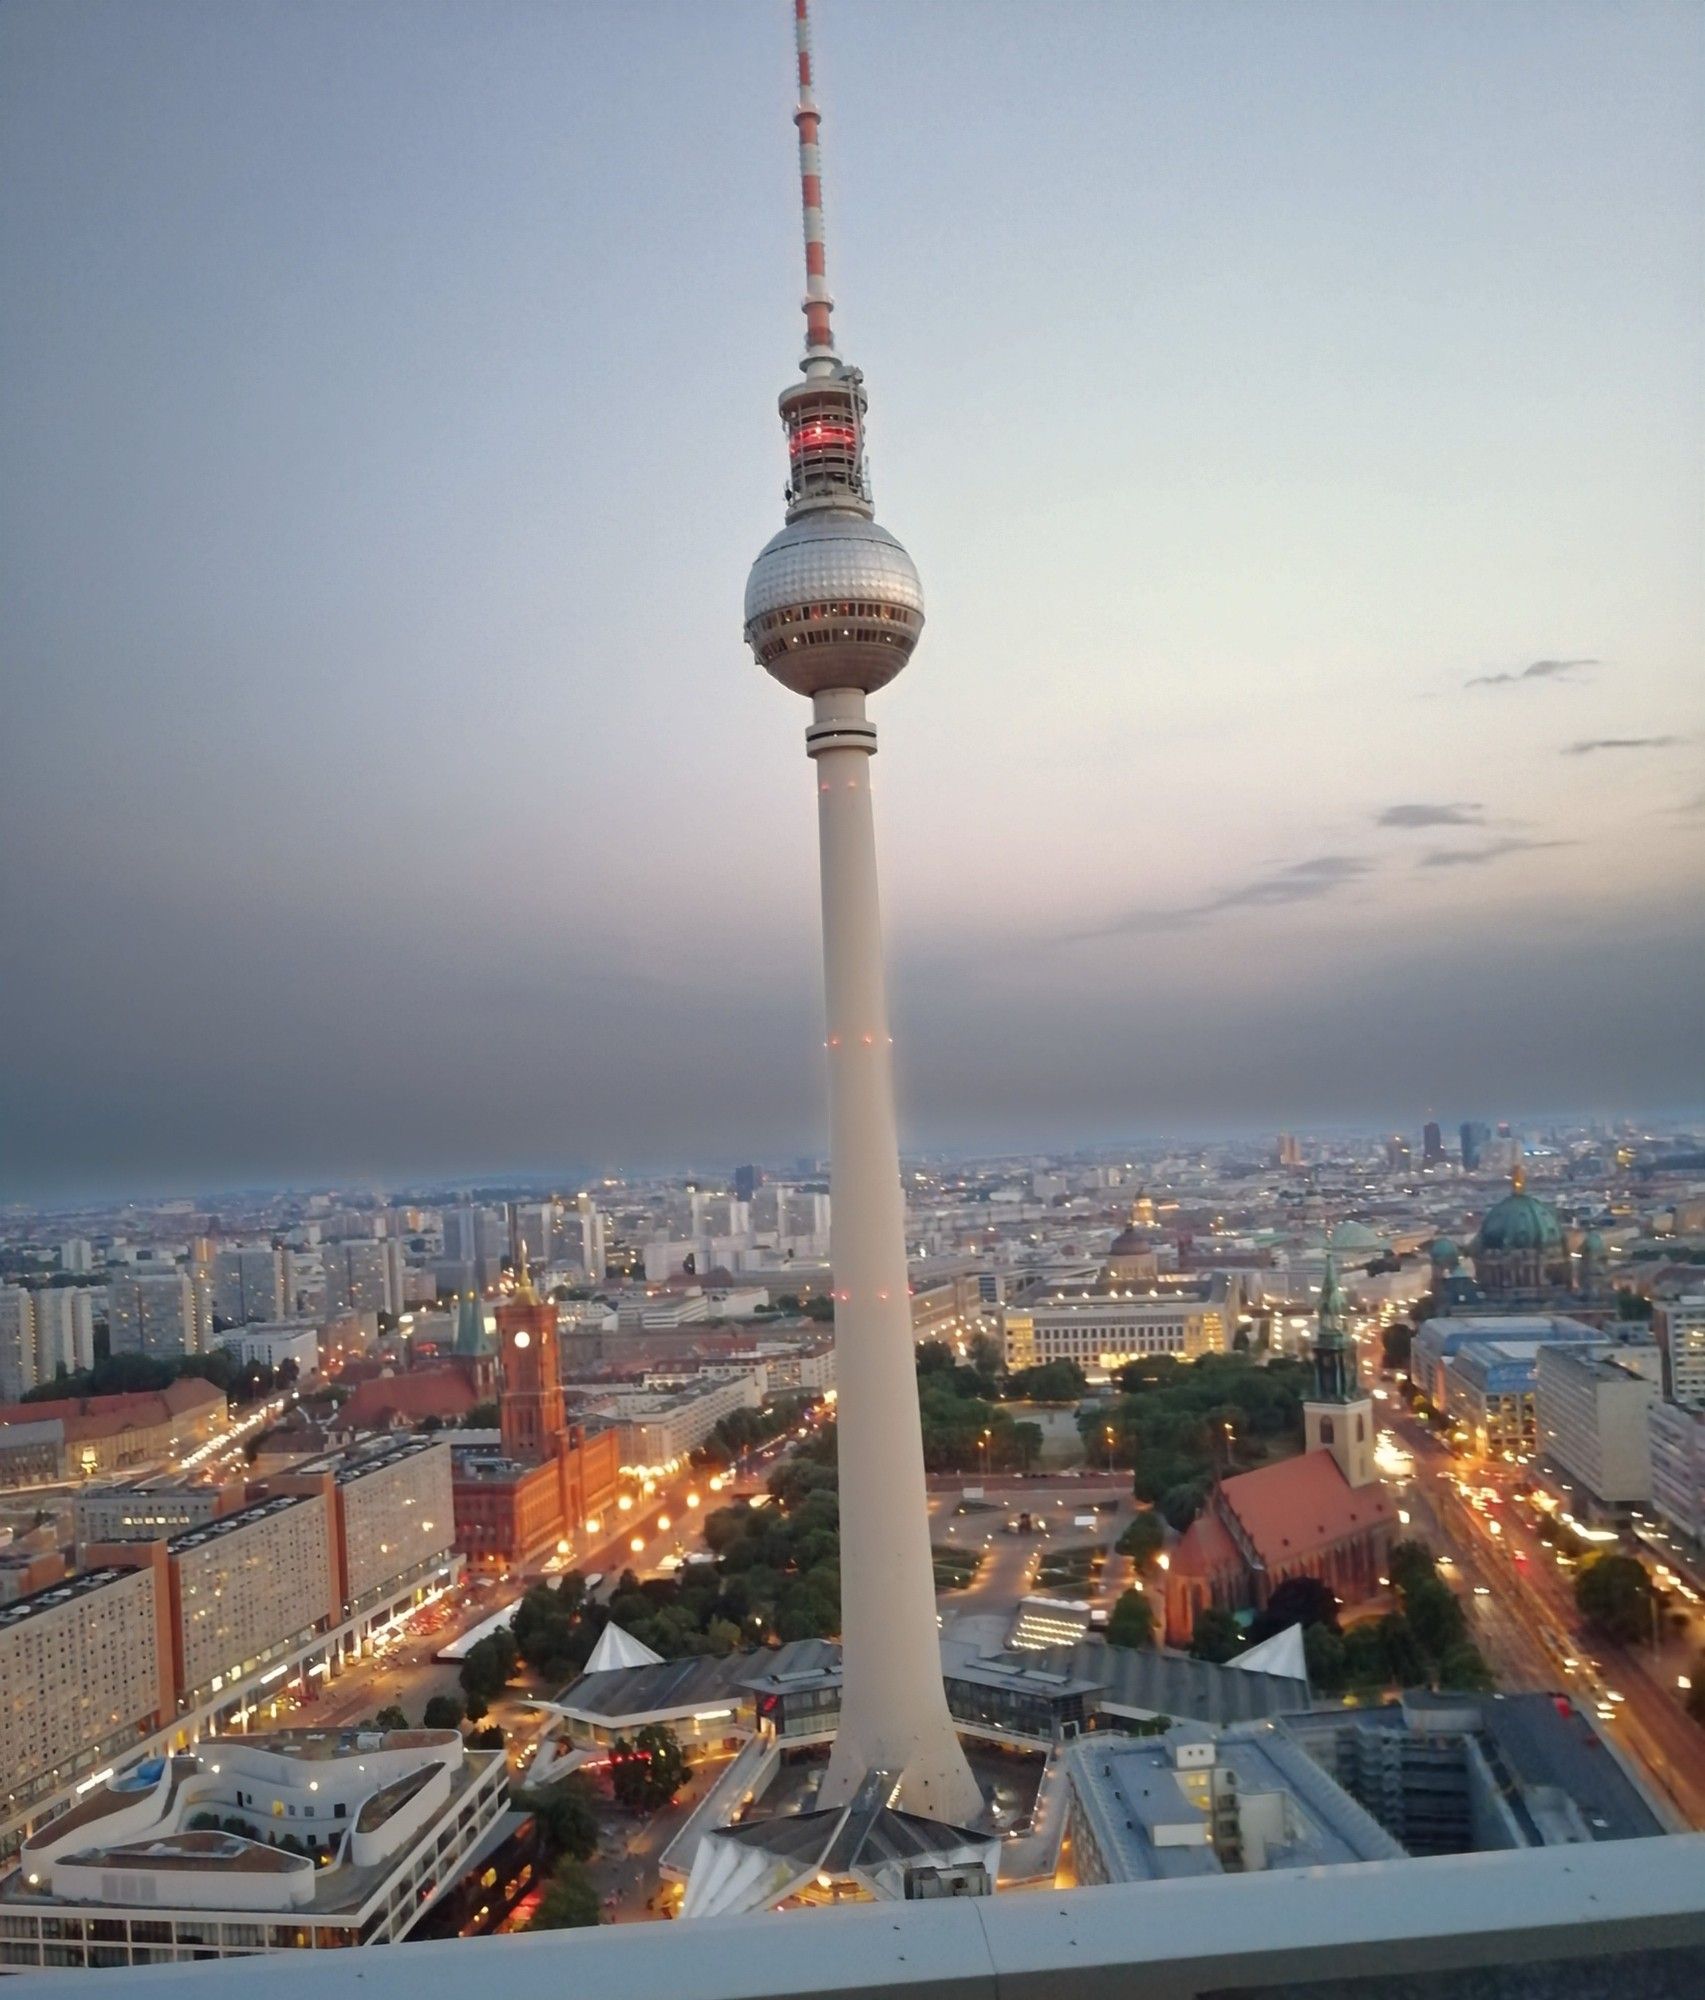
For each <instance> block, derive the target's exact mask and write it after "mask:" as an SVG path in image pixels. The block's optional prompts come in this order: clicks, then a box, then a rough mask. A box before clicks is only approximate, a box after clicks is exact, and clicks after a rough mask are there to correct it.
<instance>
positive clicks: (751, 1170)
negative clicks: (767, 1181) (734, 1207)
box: [734, 1166, 764, 1201]
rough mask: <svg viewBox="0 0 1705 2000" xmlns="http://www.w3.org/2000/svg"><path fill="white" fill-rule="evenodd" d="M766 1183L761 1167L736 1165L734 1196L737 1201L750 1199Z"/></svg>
mask: <svg viewBox="0 0 1705 2000" xmlns="http://www.w3.org/2000/svg"><path fill="white" fill-rule="evenodd" d="M763 1184H764V1173H763V1169H762V1168H761V1167H750V1166H748V1167H736V1168H735V1169H734V1197H735V1199H736V1200H737V1201H750V1200H751V1199H752V1198H753V1196H754V1195H755V1194H756V1193H757V1192H758V1190H759V1188H761V1187H762V1186H763Z"/></svg>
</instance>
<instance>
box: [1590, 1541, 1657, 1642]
mask: <svg viewBox="0 0 1705 2000" xmlns="http://www.w3.org/2000/svg"><path fill="white" fill-rule="evenodd" d="M1575 1604H1576V1607H1577V1609H1578V1610H1579V1611H1580V1614H1581V1616H1582V1617H1583V1618H1584V1619H1586V1621H1587V1623H1588V1624H1589V1625H1591V1626H1592V1627H1593V1629H1594V1630H1595V1631H1596V1632H1598V1633H1599V1634H1600V1635H1601V1636H1602V1637H1603V1638H1606V1639H1609V1640H1610V1641H1612V1643H1613V1644H1615V1645H1618V1646H1637V1645H1639V1644H1640V1642H1641V1641H1642V1640H1643V1639H1650V1638H1651V1636H1652V1626H1653V1620H1654V1615H1655V1612H1656V1602H1655V1595H1654V1592H1653V1590H1652V1579H1651V1578H1650V1577H1649V1576H1648V1575H1647V1574H1646V1566H1645V1564H1644V1563H1641V1562H1637V1561H1636V1560H1635V1559H1634V1557H1633V1556H1621V1555H1617V1554H1615V1553H1614V1552H1611V1551H1607V1552H1606V1553H1605V1554H1604V1555H1601V1556H1595V1557H1594V1558H1593V1559H1592V1561H1591V1562H1588V1563H1583V1564H1582V1565H1581V1568H1580V1570H1579V1571H1578V1572H1577V1574H1576V1577H1575Z"/></svg>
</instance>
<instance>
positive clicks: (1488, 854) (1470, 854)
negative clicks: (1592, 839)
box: [1420, 835, 1577, 868]
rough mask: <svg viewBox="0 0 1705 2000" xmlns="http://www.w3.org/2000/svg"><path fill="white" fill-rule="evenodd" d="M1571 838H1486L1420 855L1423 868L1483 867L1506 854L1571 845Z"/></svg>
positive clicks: (1526, 852) (1574, 843)
mask: <svg viewBox="0 0 1705 2000" xmlns="http://www.w3.org/2000/svg"><path fill="white" fill-rule="evenodd" d="M1576 844H1577V843H1576V842H1574V841H1572V840H1522V839H1520V838H1518V837H1516V836H1514V835H1512V836H1511V837H1510V838H1509V839H1507V840H1488V841H1486V842H1485V843H1484V845H1482V846H1480V847H1440V848H1435V849H1434V850H1433V852H1432V853H1431V854H1426V855H1423V856H1422V857H1421V862H1420V865H1421V866H1422V867H1423V868H1484V867H1485V866H1486V865H1487V863H1488V862H1491V861H1502V860H1503V858H1504V856H1505V855H1506V854H1536V853H1538V852H1539V851H1540V850H1541V849H1542V848H1547V847H1573V846H1575V845H1576Z"/></svg>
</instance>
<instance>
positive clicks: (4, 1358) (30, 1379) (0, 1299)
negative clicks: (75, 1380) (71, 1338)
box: [0, 1285, 39, 1403]
mask: <svg viewBox="0 0 1705 2000" xmlns="http://www.w3.org/2000/svg"><path fill="white" fill-rule="evenodd" d="M38 1379H39V1377H38V1376H37V1373H36V1316H35V1302H34V1300H33V1299H32V1298H31V1296H30V1294H29V1293H28V1292H27V1291H25V1290H24V1288H23V1286H22V1285H0V1403H15V1402H17V1401H18V1399H19V1398H20V1397H21V1396H22V1395H23V1393H24V1391H25V1390H26V1389H33V1388H34V1387H35V1385H36V1382H37V1380H38Z"/></svg>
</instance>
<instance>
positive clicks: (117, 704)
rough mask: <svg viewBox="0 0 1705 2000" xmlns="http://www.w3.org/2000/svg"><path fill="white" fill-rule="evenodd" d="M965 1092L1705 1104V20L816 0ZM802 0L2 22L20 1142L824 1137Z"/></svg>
mask: <svg viewBox="0 0 1705 2000" xmlns="http://www.w3.org/2000/svg"><path fill="white" fill-rule="evenodd" d="M818 11H819V21H818V32H817V42H818V62H819V75H820V82H821V96H822V100H823V104H824V110H825V124H824V148H825V174H826V180H827V203H828V223H829V255H830V273H831V283H832V286H833V289H834V291H835V293H836V296H837V299H838V301H839V305H838V311H837V332H838V334H839V337H840V341H841V346H842V351H843V352H844V353H845V354H846V355H847V356H848V358H849V359H852V360H855V361H856V362H857V363H858V364H859V365H860V366H862V367H863V368H864V370H865V371H866V375H867V380H868V385H869V390H870V396H871V419H870V435H871V450H872V465H873V473H874V479H875V485H876V498H877V504H878V512H879V517H880V518H881V520H882V521H883V522H884V523H885V524H886V525H888V526H890V527H891V528H892V529H893V530H894V531H895V532H896V533H897V534H899V535H900V537H901V538H902V539H903V540H904V541H905V542H906V544H907V546H908V547H909V548H910V549H911V551H912V552H913V554H914V556H915V558H916V559H917V562H918V565H919V568H920V569H921V571H922V574H923V578H924V585H925V591H926V595H927V599H928V607H929V625H928V631H927V633H926V636H925V639H924V641H923V644H922V646H921V648H920V650H919V653H918V656H917V658H916V661H915V662H914V664H913V666H912V667H911V668H910V669H909V671H908V672H907V673H906V675H905V676H904V677H903V678H902V679H901V680H900V681H899V682H898V683H896V685H895V686H894V687H893V688H892V689H890V690H889V691H888V692H886V693H884V694H883V695H882V696H881V697H880V699H879V701H878V702H877V703H876V704H875V710H876V716H877V720H878V722H879V724H880V727H881V730H882V752H881V756H880V758H879V760H878V763H877V766H876V779H877V787H878V791H877V797H878V810H879V816H880V839H881V846H882V864H883V869H884V891H885V899H886V908H887V913H888V920H889V930H890V944H891V950H890V957H891V960H892V963H893V970H894V987H895V1009H896V1022H897V1034H898V1037H899V1053H900V1057H901V1069H902V1089H903V1102H902V1125H903V1128H904V1132H905V1137H906V1140H907V1142H908V1143H909V1144H912V1145H934V1144H998V1145H1022V1144H1030V1143H1035V1144H1059V1143H1072V1142H1077V1141H1092V1140H1097V1139H1101V1138H1110V1137H1117V1136H1124V1135H1138V1134H1141V1133H1142V1132H1144V1131H1145V1130H1153V1129H1157V1128H1165V1129H1174V1130H1176V1129H1178V1128H1179V1127H1181V1126H1183V1127H1191V1128H1200V1129H1208V1128H1210V1127H1221V1128H1223V1127H1226V1126H1242V1127H1249V1128H1259V1127H1261V1126H1263V1125H1274V1124H1279V1123H1286V1124H1289V1123H1302V1124H1306V1123H1307V1122H1308V1121H1310V1120H1311V1119H1335V1120H1343V1119H1359V1118H1367V1119H1369V1120H1377V1121H1379V1122H1392V1121H1401V1122H1402V1123H1404V1124H1405V1125H1413V1124H1415V1123H1417V1122H1418V1121H1419V1119H1420V1118H1421V1117H1423V1116H1424V1115H1425V1114H1426V1113H1427V1112H1428V1111H1429V1110H1434V1111H1437V1112H1438V1113H1439V1114H1440V1115H1442V1116H1443V1117H1445V1118H1446V1119H1447V1120H1454V1119H1456V1118H1459V1117H1462V1116H1469V1115H1473V1116H1483V1115H1484V1116H1500V1115H1503V1116H1508V1115H1512V1114H1514V1115H1520V1114H1521V1113H1522V1112H1524V1111H1528V1110H1537V1109H1539V1108H1542V1107H1566V1106H1579V1107H1581V1108H1584V1109H1600V1110H1606V1111H1610V1110H1617V1109H1625V1108H1626V1109H1634V1108H1643V1109H1651V1110H1655V1109H1660V1108H1662V1107H1663V1106H1665V1105H1666V1104H1676V1103H1683V1104H1697V1103H1698V1102H1699V1101H1700V1099H1701V1096H1702V1095H1705V1092H1702V1090H1701V1086H1700V1078H1701V1077H1702V1076H1705V1021H1702V1011H1701V1010H1702V1002H1701V994H1702V992H1705V942H1702V921H1701V906H1702V895H1701V890H1702V880H1701V878H1702V874H1705V868H1702V863H1701V856H1702V853H1705V756H1702V737H1705V670H1702V669H1705V657H1702V639H1705V586H1702V579H1701V556H1700V550H1701V546H1702V533H1705V509H1702V505H1701V493H1702V487H1701V447H1702V443H1705V416H1702V387H1701V385H1702V384H1705V341H1702V333H1701V327H1702V312H1701V305H1702V300H1701V275H1700V274H1701V269H1702V254H1701V253H1702V248H1705V244H1702V229H1701V217H1700V202H1699V190H1700V188H1701V186H1705V146H1702V139H1701V133H1702V130H1705V118H1702V111H1705V106H1702V103H1701V77H1702V74H1705V65H1702V61H1701V57H1702V53H1705V50H1702V39H1705V28H1702V23H1705V16H1702V14H1701V12H1700V10H1699V9H1698V7H1697V6H1695V5H1694V4H1692V0H1677V4H1674V5H1641V4H1638V0H1634V4H1630V0H1605V4H1602V5H1571V4H1567V0H1536V4H1532V5H1523V4H1519V0H1501V4H1499V5H1496V6H1491V7H1472V8H1465V7H1462V6H1459V5H1456V4H1454V0H1451V4H1444V3H1443V0H1441V4H1400V3H1399V0H1392V4H1373V0H1357V4H1343V5H1322V4H1310V0H1289V4H1286V5H1284V6H1274V7H1256V6H1251V5H1248V4H1245V0H1238V4H1231V5H1222V4H1216V0H1194V3H1193V4H1190V5H1182V4H1170V5H1164V6H1148V5H1141V4H1136V3H1135V0H1133V4H1120V5H1113V4H1100V5H1090V4H1080V5H1070V4H1062V0H1047V4H1043V0H1031V4H1026V5H1017V4H1005V3H1004V0H823V3H822V4H821V6H820V8H819V10H818ZM789 13H790V9H788V8H787V7H786V6H785V5H784V4H783V0H761V4H760V0H738V4H735V0H726V3H725V4H720V5H716V6H711V7H706V6H703V5H697V4H691V5H689V4H684V0H683V4H674V5H669V4H663V5H657V4H647V5H644V6H637V5H631V4H616V0H608V4H600V5H593V4H575V0H549V4H544V0H540V4H527V0H505V4H503V5H501V6H493V5H491V4H489V3H488V0H455V3H454V4H452V0H395V4H386V0H362V4H359V5H350V4H347V0H289V4H283V0H279V3H278V4H261V3H260V0H204V3H203V4H193V5H192V4H173V0H107V4H91V0H9V4H8V5H7V6H6V7H5V8H4V9H3V10H0V279H3V282H0V660H3V663H4V675H5V683H4V684H5V690H6V691H5V696H4V704H5V705H4V711H3V716H0V760H3V764H4V770H3V776H0V816H3V822H4V824H3V827H0V832H3V835H4V843H5V845H4V867H5V870H6V879H5V898H6V910H5V917H6V921H5V927H4V939H5V952H4V974H3V975H0V977H3V987H4V992H5V996H6V997H5V1003H4V1015H5V1025H4V1031H3V1041H0V1071H3V1073H0V1132H3V1135H4V1136H3V1138H0V1148H3V1153H4V1158H3V1160H0V1186H3V1187H4V1189H5V1191H6V1192H9V1193H11V1194H13V1195H16V1196H20V1197H29V1196H38V1195H39V1196H46V1195H50V1194H54V1193H56V1192H60V1191H64V1190H70V1189H79V1188H101V1189H116V1188H126V1187H136V1188H147V1189H153V1188H160V1187H167V1186H184V1185H195V1184H205V1185H218V1184H222V1183H230V1182H232V1181H241V1180H252V1179H270V1178H272V1177H274V1176H294V1177H305V1176H311V1175H322V1176H334V1175H343V1174H355V1173H360V1174H380V1175H384V1174H396V1173H404V1172H433V1171H444V1172H452V1173H454V1172H462V1171H472V1170H476V1169H478V1170H491V1169H497V1168H502V1167H506V1166H539V1167H545V1168H550V1167H554V1166H556V1165H558V1164H565V1163H570V1164H582V1165H617V1164H622V1163H638V1162H664V1161H669V1160H681V1161H699V1162H715V1161H726V1160H729V1159H739V1158H748V1157H756V1158H760V1159H761V1158H764V1157H766V1156H769V1155H774V1154H777V1153H785V1154H792V1153H794V1152H797V1151H804V1150H810V1149H813V1148H815V1147H817V1146H818V1145H820V1144H821V1143H822V1132H823V1119H822V1111H821V1101H822V1078H821V1074H820V1067H819V1066H820V1061H821V1051H820V1033H821V1028H820V1009H821V997H820V991H819V987H818V984H817V980H818V972H817V964H818V961H817V922H818V919H817V908H816V856H815V847H814V839H815V833H814V812H813V791H812V785H811V779H810V774H809V768H808V766H807V764H806V762H805V759H804V756H803V752H802V731H803V727H804V724H805V721H806V713H807V712H806V708H805V705H804V704H803V703H802V702H800V701H799V700H797V698H795V697H793V696H790V695H788V694H786V693H785V692H784V691H783V690H782V689H781V688H779V687H778V686H776V685H775V684H774V683H772V682H770V681H769V680H768V679H767V677H766V676H765V675H764V674H762V673H761V672H760V671H759V670H758V668H757V667H756V666H754V665H753V664H752V662H751V660H750V657H749V656H748V655H747V654H746V653H745V651H744V648H743V646H742V643H741V637H740V595H741V590H742V586H743V583H744V579H745V573H746V569H747V566H748V565H749V563H750V560H751V558H752V556H753V555H754V554H755V553H756V551H757V549H758V548H759V547H760V545H761V544H762V543H763V541H764V540H765V539H766V538H767V537H768V535H770V534H771V533H772V532H773V530H774V529H775V528H776V527H777V526H778V525H779V523H780V518H781V484H782V477H783V455H782V448H781V439H780V432H779V427H778V425H777V423H776V419H775V410H774V399H775V396H776V393H777V392H778V391H779V390H780V389H781V388H782V387H783V386H784V384H785V383H786V382H787V381H788V380H789V379H790V377H791V375H792V372H793V369H794V366H795V364H796V361H797V357H798V352H799V347H800V341H801V334H802V321H801V317H800V314H799V311H798V297H799V292H800V286H801V277H800V270H799V265H800V254H799V222H798V214H797V207H796V200H797V194H796V182H795V178H794V174H795V167H794V156H793V129H792V126H791V123H790V120H789V92H790V64H791V51H790V33H789Z"/></svg>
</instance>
